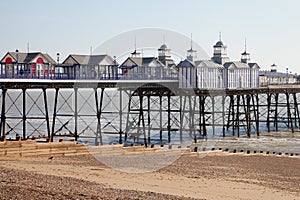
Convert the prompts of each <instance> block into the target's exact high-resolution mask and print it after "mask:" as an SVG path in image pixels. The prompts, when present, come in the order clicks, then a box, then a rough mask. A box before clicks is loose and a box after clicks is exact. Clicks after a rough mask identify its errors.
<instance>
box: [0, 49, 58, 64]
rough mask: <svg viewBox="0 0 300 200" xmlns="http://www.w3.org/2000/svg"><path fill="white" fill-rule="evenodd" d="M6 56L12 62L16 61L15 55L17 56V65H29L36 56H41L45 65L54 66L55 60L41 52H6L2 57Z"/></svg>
mask: <svg viewBox="0 0 300 200" xmlns="http://www.w3.org/2000/svg"><path fill="white" fill-rule="evenodd" d="M7 55H10V56H11V57H12V58H13V59H14V61H17V55H18V62H19V63H30V62H32V60H33V59H34V58H36V57H37V56H41V57H43V58H44V59H45V60H46V61H47V63H50V64H56V62H55V60H54V59H53V58H52V57H51V56H49V55H48V54H46V53H41V52H31V53H23V52H18V53H16V52H14V51H12V52H8V53H7V54H6V55H5V56H4V57H6V56H7Z"/></svg>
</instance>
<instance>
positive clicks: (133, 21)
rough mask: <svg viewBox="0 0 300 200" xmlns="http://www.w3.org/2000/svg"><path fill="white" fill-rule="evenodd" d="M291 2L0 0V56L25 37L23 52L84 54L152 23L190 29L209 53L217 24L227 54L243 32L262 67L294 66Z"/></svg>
mask: <svg viewBox="0 0 300 200" xmlns="http://www.w3.org/2000/svg"><path fill="white" fill-rule="evenodd" d="M299 9H300V1H298V0H251V1H250V0H249V1H246V0H245V1H240V0H219V1H218V0H211V1H209V0H205V1H204V0H186V1H183V0H180V1H175V0H163V1H162V0H151V1H146V0H139V1H137V0H127V1H124V0H123V1H122V0H120V1H117V0H109V1H100V0H87V1H83V0H81V1H80V0H77V1H76V0H72V1H71V0H51V1H49V0H47V1H46V0H40V1H37V0H26V1H24V0H23V1H22V0H15V1H3V2H1V10H0V26H1V37H0V55H1V57H2V56H3V55H4V54H5V53H6V52H7V51H15V49H19V50H20V51H26V50H27V42H29V43H30V50H31V51H43V52H48V53H49V54H50V55H51V56H52V57H54V58H56V53H57V52H60V53H61V59H62V60H63V59H65V57H66V56H67V55H68V54H69V53H80V54H83V53H84V54H88V53H89V51H90V46H93V48H96V47H98V46H99V45H100V44H101V43H103V42H105V41H106V40H108V39H110V38H111V37H113V36H116V35H118V34H120V33H123V32H126V31H130V30H133V29H140V28H145V27H148V28H149V27H153V28H163V29H168V30H172V31H176V32H179V33H181V34H184V35H186V36H187V37H189V36H190V33H193V40H194V41H195V42H196V43H197V44H199V45H200V46H201V47H202V48H203V49H204V50H205V51H206V52H207V53H208V54H209V55H210V56H211V54H212V46H213V45H214V44H215V43H216V42H217V40H218V35H219V32H220V31H221V32H222V39H223V42H224V43H225V44H226V45H227V47H228V55H229V57H230V59H231V60H239V59H240V54H241V53H242V51H243V50H244V40H245V37H246V38H247V50H248V51H249V52H250V53H251V59H252V61H256V62H258V63H259V64H260V65H261V67H262V68H263V69H269V66H270V65H271V64H272V63H273V62H276V64H277V65H278V70H280V71H285V68H286V67H288V68H289V69H290V70H291V71H293V72H297V73H300V64H299V58H300V56H299V53H300V46H299V44H300V39H299V38H300V12H299ZM145 39H151V38H145ZM167 40H168V39H167V38H166V42H167ZM129 48H132V46H131V47H129ZM103 51H105V50H103Z"/></svg>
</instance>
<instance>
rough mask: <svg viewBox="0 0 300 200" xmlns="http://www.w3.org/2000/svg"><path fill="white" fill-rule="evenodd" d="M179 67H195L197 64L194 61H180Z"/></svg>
mask: <svg viewBox="0 0 300 200" xmlns="http://www.w3.org/2000/svg"><path fill="white" fill-rule="evenodd" d="M177 67H195V64H194V63H193V62H192V61H190V60H188V59H185V60H183V61H180V63H179V64H178V65H177Z"/></svg>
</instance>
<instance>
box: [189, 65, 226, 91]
mask: <svg viewBox="0 0 300 200" xmlns="http://www.w3.org/2000/svg"><path fill="white" fill-rule="evenodd" d="M195 63H196V68H197V88H214V89H217V88H224V87H225V84H224V67H223V66H222V65H219V64H216V63H214V62H212V61H209V60H204V61H196V62H195Z"/></svg>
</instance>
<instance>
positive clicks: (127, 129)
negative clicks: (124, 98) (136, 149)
mask: <svg viewBox="0 0 300 200" xmlns="http://www.w3.org/2000/svg"><path fill="white" fill-rule="evenodd" d="M128 95H129V100H128V108H127V119H126V127H125V136H124V141H127V137H128V132H129V113H130V107H131V100H132V95H131V93H130V92H129V94H128Z"/></svg>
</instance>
